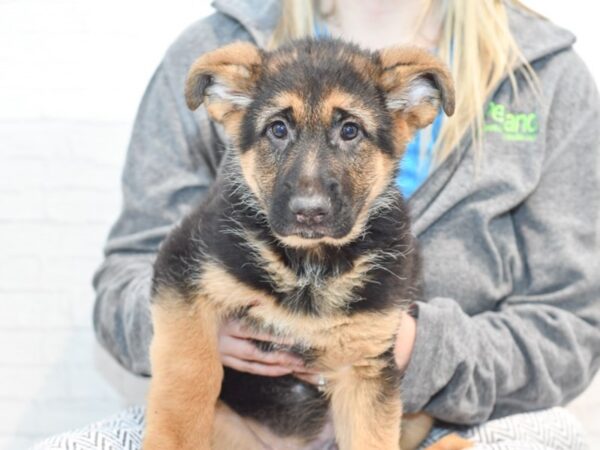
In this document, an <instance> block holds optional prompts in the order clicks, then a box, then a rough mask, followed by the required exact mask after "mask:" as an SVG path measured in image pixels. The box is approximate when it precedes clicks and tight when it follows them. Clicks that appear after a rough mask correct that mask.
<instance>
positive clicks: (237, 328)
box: [223, 320, 294, 347]
mask: <svg viewBox="0 0 600 450" xmlns="http://www.w3.org/2000/svg"><path fill="white" fill-rule="evenodd" d="M223 331H224V332H225V333H226V334H229V335H231V336H235V337H238V338H242V339H255V340H257V341H265V342H274V343H276V344H279V345H285V346H288V347H291V346H292V345H294V341H293V340H292V339H289V338H286V337H283V336H275V335H272V334H269V333H264V332H257V331H254V330H251V329H249V328H247V327H244V326H243V325H242V324H241V322H240V321H239V320H229V321H227V322H226V323H225V324H224V325H223Z"/></svg>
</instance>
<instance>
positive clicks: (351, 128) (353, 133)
mask: <svg viewBox="0 0 600 450" xmlns="http://www.w3.org/2000/svg"><path fill="white" fill-rule="evenodd" d="M358 132H359V128H358V125H357V124H355V123H353V122H346V123H345V124H344V125H342V129H341V130H340V137H341V138H342V139H343V140H344V141H351V140H352V139H356V137H357V136H358Z"/></svg>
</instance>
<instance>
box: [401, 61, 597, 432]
mask: <svg viewBox="0 0 600 450" xmlns="http://www.w3.org/2000/svg"><path fill="white" fill-rule="evenodd" d="M572 62H573V64H572V65H571V68H570V69H567V70H566V71H565V73H564V74H563V76H562V78H561V81H560V82H559V83H558V86H557V89H556V92H554V93H553V95H552V96H551V97H550V99H551V105H550V107H549V115H548V119H547V121H548V122H547V124H546V129H547V131H546V156H545V161H544V164H545V165H544V168H543V174H542V177H541V179H540V181H539V184H538V185H537V187H536V189H535V190H534V192H533V193H532V194H531V195H530V196H529V197H528V198H527V200H526V201H525V202H524V203H522V204H521V205H520V206H519V207H518V208H516V209H515V210H513V211H511V212H510V213H509V214H511V215H512V220H513V223H514V232H515V235H516V238H517V241H518V242H519V246H520V252H521V257H522V259H523V264H524V267H525V283H524V287H523V288H519V290H518V291H517V290H515V291H513V293H512V294H511V295H509V296H508V297H507V298H505V299H504V300H503V302H502V303H501V304H500V305H499V307H498V308H497V309H496V310H493V311H488V312H485V313H482V314H479V315H475V316H468V315H467V314H466V313H465V312H464V311H463V310H462V309H461V307H460V302H459V301H458V300H457V299H452V298H441V297H438V298H432V299H430V300H429V301H428V302H423V303H420V304H419V317H418V326H417V337H416V342H415V347H414V350H413V355H412V358H411V361H410V364H409V367H408V368H407V371H406V373H405V377H404V380H403V385H402V388H403V399H404V404H405V409H406V410H407V411H420V410H424V411H426V412H428V413H430V414H431V415H432V416H434V417H436V418H439V419H441V420H444V421H447V422H451V423H458V424H465V425H469V424H476V423H480V422H482V421H485V420H488V419H490V418H498V417H502V416H506V415H509V414H513V413H517V412H524V411H531V410H539V409H542V408H547V407H551V406H556V405H561V404H565V403H566V402H568V401H570V400H571V399H573V398H574V397H575V396H577V395H578V394H579V393H580V392H582V391H583V390H584V389H585V387H586V386H587V385H588V384H589V383H590V381H591V380H592V378H593V376H594V374H595V372H596V371H597V370H598V367H599V366H600V219H599V215H600V212H599V207H600V114H599V105H600V101H599V98H598V93H597V90H596V87H595V85H594V82H593V80H592V78H591V76H590V75H589V73H588V72H587V71H586V70H585V67H583V64H581V63H580V62H579V60H577V61H572Z"/></svg>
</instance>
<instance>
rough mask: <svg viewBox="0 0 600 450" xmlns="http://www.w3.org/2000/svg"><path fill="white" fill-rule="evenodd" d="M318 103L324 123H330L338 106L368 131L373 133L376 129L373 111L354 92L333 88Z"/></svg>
mask: <svg viewBox="0 0 600 450" xmlns="http://www.w3.org/2000/svg"><path fill="white" fill-rule="evenodd" d="M320 103H321V106H320V113H319V115H320V118H321V121H322V122H323V123H324V124H326V125H329V124H330V123H331V118H332V115H333V111H334V109H336V108H339V109H343V110H345V111H347V112H348V113H349V114H351V115H352V116H354V117H356V118H357V119H358V120H360V122H361V123H362V125H363V126H364V127H365V129H366V130H367V131H368V132H370V133H373V132H374V131H375V130H377V122H376V120H375V117H374V116H373V111H372V110H371V109H370V108H368V107H366V106H365V105H364V104H363V102H362V100H361V99H360V97H357V96H356V95H354V94H350V93H348V92H343V91H340V90H339V89H334V90H332V91H331V93H329V94H328V95H327V96H326V97H325V98H323V99H322V100H321V102H320Z"/></svg>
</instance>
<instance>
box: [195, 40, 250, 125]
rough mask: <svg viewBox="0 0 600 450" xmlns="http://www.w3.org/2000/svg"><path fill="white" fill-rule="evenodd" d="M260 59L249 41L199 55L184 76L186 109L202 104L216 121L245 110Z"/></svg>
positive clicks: (221, 120) (248, 102)
mask: <svg viewBox="0 0 600 450" xmlns="http://www.w3.org/2000/svg"><path fill="white" fill-rule="evenodd" d="M261 60H262V55H261V51H260V50H259V49H258V48H257V47H255V46H254V45H252V44H250V43H248V42H234V43H232V44H229V45H226V46H224V47H221V48H218V49H217V50H213V51H212V52H208V53H206V54H204V55H202V56H201V57H200V58H198V59H197V60H196V62H194V64H193V65H192V67H191V69H190V71H189V73H188V76H187V80H186V84H185V99H186V102H187V105H188V107H189V108H190V109H191V110H195V109H197V108H198V107H199V106H200V105H201V104H202V103H203V102H204V103H205V104H206V109H207V110H208V113H209V114H210V116H211V117H212V118H213V119H214V120H215V121H217V122H223V121H224V120H226V117H227V115H228V114H229V113H231V112H234V111H239V110H242V109H243V108H245V107H247V106H248V105H249V104H250V102H251V101H252V92H253V89H254V86H255V84H256V80H257V79H258V76H259V71H260V63H261Z"/></svg>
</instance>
